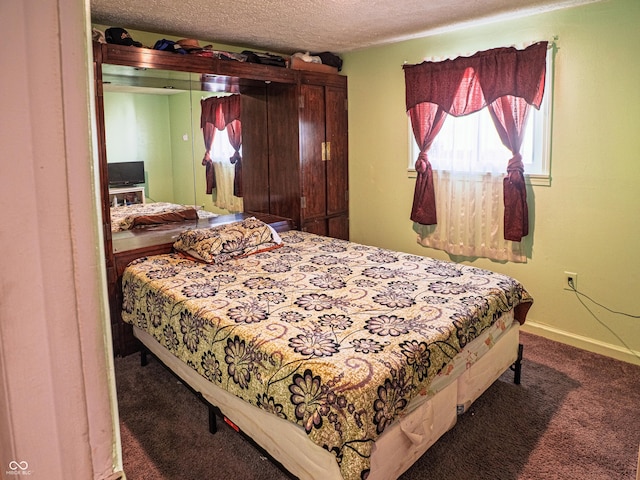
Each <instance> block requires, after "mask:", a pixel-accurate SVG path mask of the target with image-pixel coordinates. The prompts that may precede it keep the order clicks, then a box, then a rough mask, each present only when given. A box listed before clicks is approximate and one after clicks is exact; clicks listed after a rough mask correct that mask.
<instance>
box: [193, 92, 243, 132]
mask: <svg viewBox="0 0 640 480" xmlns="http://www.w3.org/2000/svg"><path fill="white" fill-rule="evenodd" d="M200 106H201V109H202V111H201V113H200V128H204V127H205V124H206V123H210V124H212V125H213V126H214V127H216V129H218V130H224V129H225V128H226V127H227V125H229V124H230V123H231V122H233V121H234V120H239V119H240V95H228V96H225V97H209V98H205V99H204V100H202V101H201V102H200Z"/></svg>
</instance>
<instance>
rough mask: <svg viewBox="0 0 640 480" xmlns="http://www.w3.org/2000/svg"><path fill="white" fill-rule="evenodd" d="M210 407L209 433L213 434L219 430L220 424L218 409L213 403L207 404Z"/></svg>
mask: <svg viewBox="0 0 640 480" xmlns="http://www.w3.org/2000/svg"><path fill="white" fill-rule="evenodd" d="M207 407H208V409H209V433H211V434H213V433H216V432H217V431H218V425H217V423H216V409H215V407H214V406H213V405H211V404H208V405H207Z"/></svg>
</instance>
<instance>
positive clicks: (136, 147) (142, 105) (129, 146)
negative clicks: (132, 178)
mask: <svg viewBox="0 0 640 480" xmlns="http://www.w3.org/2000/svg"><path fill="white" fill-rule="evenodd" d="M104 113H105V114H104V118H105V132H106V134H105V136H106V145H107V158H108V161H109V162H131V161H143V162H144V168H145V177H146V180H147V182H146V186H145V194H146V196H147V198H150V199H152V200H154V201H160V200H162V201H165V202H173V201H174V198H173V174H172V161H171V141H170V138H171V131H170V126H169V124H168V123H167V122H166V121H162V120H161V119H166V118H168V117H169V116H170V111H169V102H168V97H167V96H166V95H148V94H140V93H135V94H134V93H123V92H104Z"/></svg>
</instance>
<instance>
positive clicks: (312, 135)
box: [299, 84, 327, 230]
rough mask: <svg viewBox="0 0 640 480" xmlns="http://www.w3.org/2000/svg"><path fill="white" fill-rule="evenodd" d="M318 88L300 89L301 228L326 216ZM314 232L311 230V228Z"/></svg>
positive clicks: (322, 111) (322, 107) (321, 89)
mask: <svg viewBox="0 0 640 480" xmlns="http://www.w3.org/2000/svg"><path fill="white" fill-rule="evenodd" d="M324 90H325V89H324V87H323V86H322V85H305V84H303V85H301V86H300V104H301V105H300V107H301V108H300V120H299V121H300V168H301V183H302V208H301V216H302V226H303V229H305V225H307V224H308V223H311V222H315V221H318V220H319V219H324V218H325V217H326V214H327V172H326V152H325V140H326V138H325V114H326V112H325V95H324V93H325V92H324ZM314 230H315V228H314Z"/></svg>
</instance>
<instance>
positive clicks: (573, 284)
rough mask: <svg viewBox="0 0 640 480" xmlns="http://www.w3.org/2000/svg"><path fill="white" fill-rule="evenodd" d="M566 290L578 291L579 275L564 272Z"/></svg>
mask: <svg viewBox="0 0 640 480" xmlns="http://www.w3.org/2000/svg"><path fill="white" fill-rule="evenodd" d="M564 289H565V290H572V291H573V290H577V289H578V274H577V273H574V272H564Z"/></svg>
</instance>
